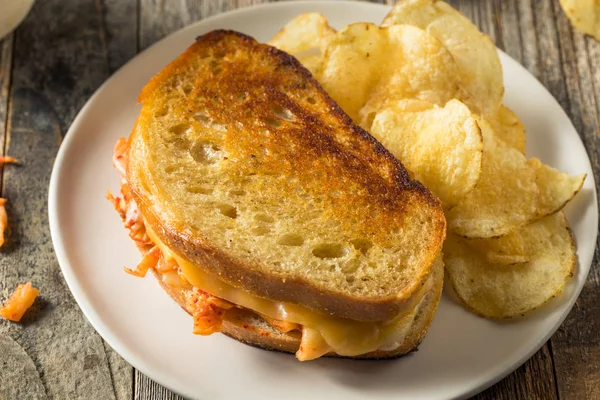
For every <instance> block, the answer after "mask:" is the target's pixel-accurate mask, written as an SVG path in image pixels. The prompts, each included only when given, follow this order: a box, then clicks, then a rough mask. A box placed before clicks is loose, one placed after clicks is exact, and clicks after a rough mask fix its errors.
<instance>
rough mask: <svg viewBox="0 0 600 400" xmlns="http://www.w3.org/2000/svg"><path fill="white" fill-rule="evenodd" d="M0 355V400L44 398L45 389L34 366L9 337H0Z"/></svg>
mask: <svg viewBox="0 0 600 400" xmlns="http://www.w3.org/2000/svg"><path fill="white" fill-rule="evenodd" d="M0 354H2V362H0V377H1V378H2V381H1V382H0V399H23V400H25V399H32V400H33V399H42V398H44V397H46V389H45V388H44V384H43V383H42V380H41V379H40V375H39V374H38V372H37V370H36V369H35V364H34V363H33V361H32V360H31V358H29V356H28V355H27V353H26V352H25V350H23V348H22V347H21V346H19V344H18V343H17V342H15V341H14V340H12V339H11V338H10V336H0ZM6 382H10V384H7V383H6Z"/></svg>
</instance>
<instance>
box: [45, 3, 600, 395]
mask: <svg viewBox="0 0 600 400" xmlns="http://www.w3.org/2000/svg"><path fill="white" fill-rule="evenodd" d="M323 4H330V5H334V4H335V6H338V7H343V6H348V7H356V6H365V7H369V8H370V7H372V8H380V9H381V10H384V9H387V10H391V8H392V6H390V5H386V4H379V3H370V2H361V1H352V0H325V1H322V0H296V1H293V2H276V3H262V4H257V5H249V6H245V7H240V8H237V9H234V10H229V11H226V12H222V13H218V14H215V15H213V16H210V17H207V18H203V19H200V20H198V21H195V22H194V23H191V24H189V25H187V26H184V27H182V28H181V29H178V30H176V31H175V32H172V33H170V34H169V35H167V36H165V37H164V38H162V39H161V40H159V41H157V42H155V43H153V44H152V45H151V46H149V47H147V48H146V49H144V50H143V51H141V52H140V53H138V54H136V55H135V56H134V57H132V58H131V59H129V60H128V61H127V62H126V63H125V64H123V65H122V66H121V67H120V68H118V69H117V70H116V71H114V72H113V73H112V74H111V75H110V77H109V78H108V79H106V80H105V81H104V82H103V83H102V84H101V85H100V86H99V87H98V88H97V89H96V90H95V91H94V93H93V95H92V96H91V97H90V98H89V99H88V100H87V101H86V102H85V104H84V106H83V107H82V108H81V109H80V110H79V112H78V113H77V115H76V117H75V118H74V119H73V122H72V123H71V125H70V126H69V129H68V130H67V133H66V135H65V136H66V137H65V139H64V140H63V142H62V143H61V145H60V148H59V150H58V152H57V155H56V158H55V161H54V164H53V167H52V173H51V177H50V183H49V190H48V216H49V227H50V235H51V239H52V244H53V248H54V252H55V254H56V258H57V261H58V264H59V266H60V269H61V272H62V275H63V277H64V279H65V281H66V283H67V286H68V287H69V290H70V291H71V294H72V295H73V297H74V299H75V300H76V303H77V305H78V307H79V308H80V309H81V311H82V312H83V314H84V316H85V317H86V319H87V320H88V322H89V323H90V324H91V325H92V327H93V328H94V329H95V330H96V332H97V333H98V334H99V335H100V336H101V337H102V338H103V340H105V341H106V342H107V343H108V344H109V345H110V346H111V347H112V348H113V349H114V350H115V351H116V352H117V353H118V354H119V355H121V356H122V357H123V358H124V359H125V360H126V361H127V362H128V363H129V364H131V365H132V366H133V367H134V368H135V369H137V370H139V371H140V372H142V373H143V374H144V375H146V376H148V377H149V378H151V379H152V380H154V381H156V382H158V383H159V384H161V385H162V386H164V387H166V388H168V389H170V390H172V391H173V392H175V393H179V394H181V395H184V396H187V397H191V398H196V397H195V394H193V393H185V392H182V391H180V389H179V388H175V387H174V386H173V385H171V382H172V381H171V380H170V379H169V377H168V376H164V375H163V374H161V373H160V372H159V371H155V370H154V369H153V368H151V367H150V366H149V364H147V363H145V362H144V361H143V360H141V359H138V358H137V357H135V356H134V355H133V354H132V353H131V352H130V351H129V350H128V347H127V345H126V344H125V343H123V342H122V341H121V340H120V339H119V338H118V337H117V336H116V335H114V334H113V333H112V331H111V329H110V328H109V327H108V326H106V325H105V324H103V322H102V318H101V317H100V315H99V313H98V312H97V311H96V310H95V309H94V307H93V306H92V302H90V301H88V300H89V299H88V298H87V295H86V294H85V291H84V290H83V288H82V287H81V285H80V283H79V282H78V279H77V278H76V276H75V274H73V273H72V272H71V271H70V270H71V269H73V268H72V266H71V262H70V260H69V258H68V256H67V252H66V249H65V246H64V242H63V241H62V240H59V239H62V236H63V233H62V232H61V228H60V227H59V226H58V218H59V216H58V215H59V211H58V208H59V204H58V201H57V200H58V198H59V194H58V193H59V186H60V175H61V170H62V166H63V164H65V163H66V161H67V160H68V159H67V158H66V156H67V154H68V151H69V148H70V147H71V145H72V142H73V140H74V137H75V133H74V132H76V131H78V130H79V129H78V126H79V125H80V124H81V122H82V120H83V117H84V115H85V114H87V112H88V111H89V109H90V108H91V107H92V104H93V103H94V102H95V100H96V98H98V97H100V96H101V93H102V92H103V91H104V89H105V88H106V87H107V86H109V85H110V84H111V82H112V81H113V80H114V79H116V76H117V75H119V74H120V73H121V72H122V71H123V70H124V69H125V68H126V67H127V66H128V65H130V64H131V63H133V62H134V61H135V60H137V59H138V58H142V57H144V56H146V55H147V54H148V53H151V52H152V51H154V49H155V48H156V47H157V46H159V45H160V44H161V43H162V42H164V41H169V40H173V37H175V36H179V35H181V34H184V33H185V32H188V31H190V30H194V29H197V28H198V27H200V26H202V25H204V24H206V23H207V22H217V21H218V20H219V19H228V18H229V17H230V16H231V15H234V14H244V13H247V12H249V11H252V12H254V11H256V10H257V9H263V8H288V7H294V6H295V5H300V6H302V5H305V6H309V5H319V6H322V5H323ZM497 50H498V52H499V53H500V57H501V58H506V59H507V60H509V62H512V63H514V64H516V65H517V66H518V67H519V68H521V69H522V70H523V72H525V73H526V74H527V75H528V76H529V78H533V79H534V80H535V81H536V82H537V84H538V85H540V86H541V87H542V88H543V90H544V91H545V92H546V93H547V94H548V95H549V96H550V97H551V98H552V99H553V100H554V102H555V103H556V104H557V105H558V106H559V107H560V109H561V110H562V112H563V113H564V115H565V116H566V117H567V120H568V121H569V125H570V127H571V128H572V129H573V131H575V132H577V138H578V140H579V144H580V146H581V147H582V148H583V150H584V152H585V154H586V158H587V160H586V161H587V163H588V164H589V166H590V171H592V173H591V174H588V176H587V179H590V180H591V183H592V189H593V196H592V197H593V199H596V201H595V202H592V203H593V205H592V212H593V214H595V217H596V218H595V219H594V220H595V227H596V229H595V231H594V232H595V239H594V243H596V242H597V237H598V201H597V199H598V197H597V186H596V182H595V176H594V173H593V168H592V164H591V159H590V157H589V152H588V149H587V148H586V147H585V145H584V144H583V141H582V139H581V136H580V135H579V132H578V131H577V129H576V128H575V126H574V125H573V122H572V120H571V118H570V116H569V114H568V113H567V112H566V111H565V110H564V109H563V107H562V106H561V105H560V103H558V101H557V99H556V98H555V97H554V96H553V95H552V93H550V91H549V90H548V89H547V88H546V87H545V86H544V85H543V84H542V83H541V82H540V81H539V80H538V78H537V77H536V76H535V75H533V74H532V73H531V72H529V70H527V69H526V68H525V67H524V66H523V65H521V64H520V63H519V62H518V61H516V60H515V59H513V58H512V57H511V56H510V55H508V54H506V53H505V52H504V51H502V50H500V49H498V48H497ZM596 248H597V245H596V247H595V248H594V251H595V249H596ZM593 260H594V257H593V255H592V257H591V263H590V265H589V267H587V268H586V271H585V274H584V275H582V282H583V283H582V284H581V285H579V286H577V287H575V290H574V291H573V293H572V295H571V296H570V297H569V299H568V303H569V304H568V307H567V309H566V310H565V311H564V312H563V314H562V315H561V316H560V318H558V320H557V321H556V323H555V324H554V325H553V326H552V329H550V330H548V331H547V332H546V333H545V334H544V335H542V337H541V338H540V339H539V340H538V341H537V342H535V345H533V346H532V347H531V349H530V351H528V352H525V353H523V355H522V356H521V357H520V358H519V359H518V360H517V361H513V362H511V363H510V364H511V366H510V367H509V368H504V367H498V368H496V370H502V372H501V373H498V372H496V370H494V373H491V374H490V375H492V376H494V378H492V379H486V380H482V381H480V382H479V383H477V384H475V385H467V386H468V387H469V389H468V390H462V391H461V392H460V394H458V395H457V396H456V397H454V398H465V397H469V396H472V395H475V394H477V393H480V392H482V391H483V390H485V389H487V388H489V387H491V386H493V385H494V384H496V383H498V382H499V381H501V380H502V379H504V378H505V377H506V376H508V375H509V374H511V373H512V372H514V371H515V370H516V369H517V368H519V367H520V366H521V365H523V364H524V363H525V362H526V361H527V360H529V359H530V358H531V357H532V356H533V355H534V354H535V353H536V352H537V351H539V350H540V349H541V348H542V347H543V345H544V344H545V343H546V342H547V341H548V340H549V339H550V338H551V337H552V336H553V335H554V333H555V332H556V331H557V330H558V329H559V328H560V326H561V325H562V324H563V322H564V320H565V319H566V318H567V316H568V315H569V314H570V313H571V311H572V308H573V306H574V304H575V302H576V301H577V299H578V298H579V296H580V294H581V291H582V289H583V287H584V286H585V282H586V281H587V279H588V277H589V273H590V270H591V267H592V265H593ZM577 263H578V268H579V269H580V270H581V262H580V257H579V255H577ZM84 300H85V301H84ZM146 367H148V368H146Z"/></svg>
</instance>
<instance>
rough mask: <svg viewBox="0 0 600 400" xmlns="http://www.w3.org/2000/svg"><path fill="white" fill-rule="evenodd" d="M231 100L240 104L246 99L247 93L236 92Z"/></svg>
mask: <svg viewBox="0 0 600 400" xmlns="http://www.w3.org/2000/svg"><path fill="white" fill-rule="evenodd" d="M233 98H234V99H235V100H236V101H238V102H240V103H241V102H243V101H244V100H246V99H247V98H248V93H247V92H237V93H236V94H234V95H233Z"/></svg>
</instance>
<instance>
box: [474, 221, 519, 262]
mask: <svg viewBox="0 0 600 400" xmlns="http://www.w3.org/2000/svg"><path fill="white" fill-rule="evenodd" d="M517 232H519V229H517V230H515V231H513V232H511V233H509V234H507V235H505V236H502V237H500V238H494V239H471V240H466V243H467V244H468V245H469V247H471V248H473V249H475V250H477V251H478V252H479V253H480V254H482V255H483V256H484V257H485V258H486V260H487V262H489V263H491V264H500V265H512V264H518V263H524V262H528V261H529V256H528V255H527V254H526V252H525V247H524V244H523V242H522V241H521V237H520V236H519V235H518V234H517Z"/></svg>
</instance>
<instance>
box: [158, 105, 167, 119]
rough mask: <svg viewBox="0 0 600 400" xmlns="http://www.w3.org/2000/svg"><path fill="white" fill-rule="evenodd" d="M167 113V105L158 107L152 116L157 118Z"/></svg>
mask: <svg viewBox="0 0 600 400" xmlns="http://www.w3.org/2000/svg"><path fill="white" fill-rule="evenodd" d="M168 113H169V107H160V108H159V109H158V110H156V111H155V112H154V116H155V117H157V118H160V117H164V116H165V115H167V114H168Z"/></svg>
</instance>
